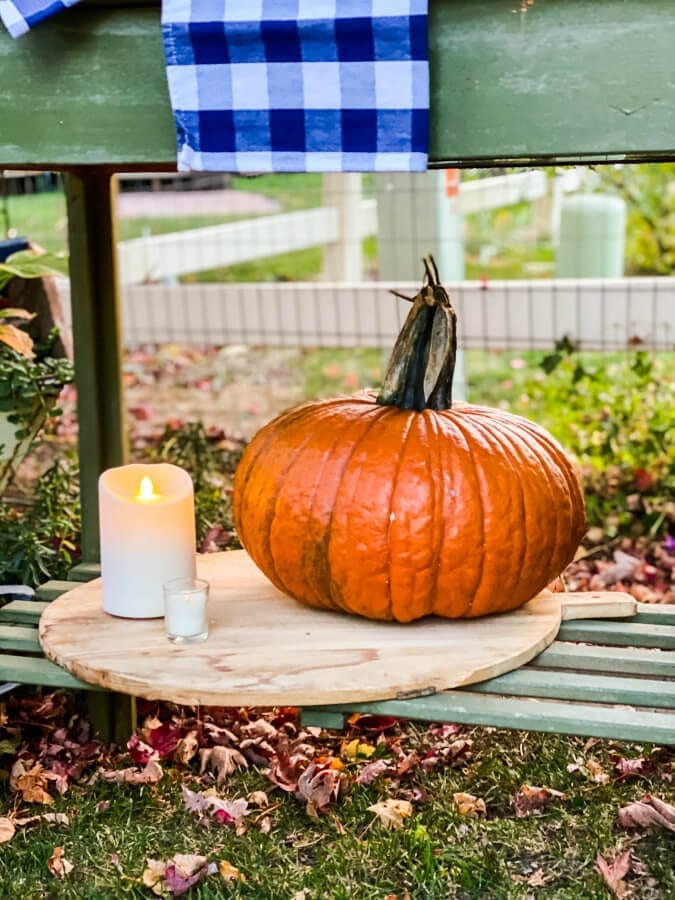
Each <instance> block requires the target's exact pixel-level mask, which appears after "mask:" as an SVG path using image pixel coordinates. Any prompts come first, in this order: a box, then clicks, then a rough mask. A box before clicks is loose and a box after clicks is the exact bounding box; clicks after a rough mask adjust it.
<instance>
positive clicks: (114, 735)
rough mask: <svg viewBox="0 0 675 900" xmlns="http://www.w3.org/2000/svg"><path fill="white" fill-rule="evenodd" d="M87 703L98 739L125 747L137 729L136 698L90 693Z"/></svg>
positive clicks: (125, 695) (88, 712) (97, 692)
mask: <svg viewBox="0 0 675 900" xmlns="http://www.w3.org/2000/svg"><path fill="white" fill-rule="evenodd" d="M86 702H87V715H88V717H89V721H90V722H91V725H92V729H93V732H94V734H95V735H96V736H97V737H98V739H99V740H101V741H103V742H104V743H109V742H113V743H115V744H119V745H120V746H122V747H123V746H124V745H125V744H126V742H127V741H128V740H129V738H130V737H131V733H132V732H133V731H134V729H135V728H136V698H135V697H129V696H128V695H127V694H115V693H112V692H111V693H104V692H102V691H89V692H88V693H87V699H86Z"/></svg>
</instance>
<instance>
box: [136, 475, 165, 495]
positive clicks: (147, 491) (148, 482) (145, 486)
mask: <svg viewBox="0 0 675 900" xmlns="http://www.w3.org/2000/svg"><path fill="white" fill-rule="evenodd" d="M136 496H137V497H138V499H139V500H158V499H159V494H156V493H155V486H154V485H153V483H152V479H151V478H148V476H147V475H146V476H145V477H144V478H142V479H141V486H140V487H139V489H138V494H137V495H136Z"/></svg>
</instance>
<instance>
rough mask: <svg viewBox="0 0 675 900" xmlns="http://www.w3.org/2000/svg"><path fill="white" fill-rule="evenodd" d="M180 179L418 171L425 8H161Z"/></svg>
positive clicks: (240, 3)
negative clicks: (219, 174)
mask: <svg viewBox="0 0 675 900" xmlns="http://www.w3.org/2000/svg"><path fill="white" fill-rule="evenodd" d="M162 25H163V35H164V48H165V54H166V62H167V74H168V80H169V92H170V95H171V102H172V105H173V110H174V116H175V121H176V131H177V137H178V168H179V170H181V171H225V172H337V171H352V172H358V171H361V172H366V171H395V170H398V171H423V170H424V169H426V165H427V144H428V118H429V74H428V53H427V0H164V4H163V8H162Z"/></svg>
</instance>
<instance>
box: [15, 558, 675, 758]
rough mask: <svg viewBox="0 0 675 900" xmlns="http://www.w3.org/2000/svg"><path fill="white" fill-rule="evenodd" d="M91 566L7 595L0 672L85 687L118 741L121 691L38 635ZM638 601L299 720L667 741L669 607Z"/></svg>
mask: <svg viewBox="0 0 675 900" xmlns="http://www.w3.org/2000/svg"><path fill="white" fill-rule="evenodd" d="M97 575H98V567H97V566H92V565H81V566H77V567H76V568H75V569H73V570H72V571H71V573H70V578H71V580H70V581H50V582H47V583H46V584H44V585H42V587H41V588H39V589H38V591H37V594H36V596H37V599H36V600H13V601H11V602H10V603H8V604H7V605H6V606H4V607H3V608H2V609H0V651H1V652H0V681H1V680H3V679H4V680H7V681H10V682H20V683H23V684H36V685H44V686H49V687H56V688H74V689H79V690H87V691H95V692H96V696H95V697H93V698H90V702H89V711H90V715H91V716H92V719H93V721H94V725H95V727H96V728H97V730H98V731H99V733H100V734H101V735H102V736H103V737H104V738H114V739H117V740H125V739H126V738H127V737H128V736H129V734H130V732H131V729H132V727H133V726H132V720H131V717H132V715H133V708H131V706H130V704H129V702H128V698H122V697H119V696H118V695H113V694H110V693H107V692H105V691H101V690H99V689H98V688H93V687H92V686H91V685H88V684H86V683H85V682H83V681H80V680H79V679H78V678H74V677H73V676H72V675H70V674H69V673H68V672H67V671H66V670H65V669H62V668H60V667H59V666H57V665H55V664H54V663H52V662H50V661H49V660H47V659H45V658H44V656H43V655H42V652H41V650H40V645H39V642H38V633H37V625H38V621H39V619H40V615H41V614H42V612H43V610H44V609H45V607H46V606H47V604H48V603H49V602H50V601H51V600H53V599H55V598H56V597H58V596H60V595H61V594H62V593H64V592H65V591H67V590H70V589H71V588H73V587H75V584H76V583H77V582H82V581H89V580H90V579H91V578H93V577H96V576H97ZM638 610H639V611H638V615H637V617H636V618H635V619H631V620H630V621H626V620H620V621H619V620H617V621H611V620H609V621H607V620H605V621H590V620H589V621H583V620H582V621H574V622H567V623H563V625H562V627H561V629H560V633H559V635H558V640H557V641H555V642H554V643H553V644H552V645H551V647H549V648H548V649H547V650H545V651H544V652H543V653H540V654H539V656H537V657H536V658H535V659H534V660H533V661H532V662H531V663H529V664H528V665H526V666H523V667H522V668H520V669H517V670H516V671H514V672H510V673H508V674H506V675H501V676H499V677H498V678H491V679H490V680H488V681H483V682H480V683H479V684H475V685H471V686H470V687H468V688H461V689H459V690H451V691H444V692H442V693H438V694H432V695H429V696H411V697H407V698H400V699H397V700H387V701H382V702H377V703H364V704H361V705H359V706H358V708H357V707H356V706H354V705H349V706H330V707H309V708H306V709H304V710H303V722H305V723H306V724H308V725H311V724H314V725H322V726H324V727H334V728H341V727H342V725H343V720H344V715H345V714H346V713H351V712H355V711H359V712H370V713H381V714H387V715H394V716H397V717H400V718H408V719H421V720H430V721H444V722H457V723H462V724H468V725H492V726H497V727H501V728H517V729H523V730H530V731H546V732H555V733H558V734H580V735H589V736H593V737H606V738H616V739H621V740H630V741H644V742H649V743H657V744H675V608H673V607H672V606H650V605H647V604H639V607H638Z"/></svg>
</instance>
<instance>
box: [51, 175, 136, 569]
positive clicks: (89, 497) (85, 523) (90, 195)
mask: <svg viewBox="0 0 675 900" xmlns="http://www.w3.org/2000/svg"><path fill="white" fill-rule="evenodd" d="M65 185H66V201H67V207H68V240H69V248H70V285H71V288H70V299H71V306H72V318H73V344H74V346H75V381H76V384H77V414H78V420H79V423H80V424H79V454H80V496H81V500H82V559H83V560H84V561H85V562H87V563H91V562H96V561H97V560H98V559H99V535H98V476H99V475H100V473H101V472H102V471H103V470H104V469H107V468H110V467H111V466H119V465H122V464H123V463H124V462H125V460H126V457H127V446H126V439H125V433H124V406H123V396H122V340H121V325H120V298H119V280H118V276H117V228H116V223H115V209H114V207H115V194H116V188H115V183H114V181H113V180H112V172H111V171H110V170H108V169H105V168H101V167H93V166H92V167H81V168H78V169H75V170H73V171H72V173H70V174H68V175H67V176H66V179H65Z"/></svg>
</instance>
